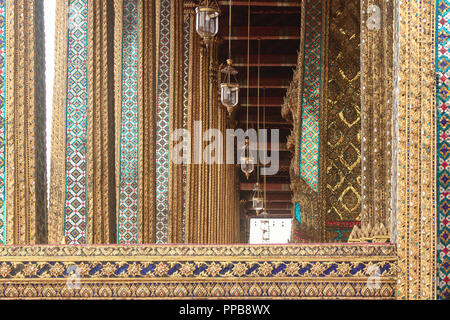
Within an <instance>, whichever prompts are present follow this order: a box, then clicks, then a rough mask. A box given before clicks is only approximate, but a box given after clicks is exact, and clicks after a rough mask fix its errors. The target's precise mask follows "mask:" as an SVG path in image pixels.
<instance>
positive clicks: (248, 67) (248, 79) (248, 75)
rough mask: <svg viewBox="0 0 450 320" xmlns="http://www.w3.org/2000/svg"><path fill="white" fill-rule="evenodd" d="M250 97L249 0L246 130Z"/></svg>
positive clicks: (248, 5)
mask: <svg viewBox="0 0 450 320" xmlns="http://www.w3.org/2000/svg"><path fill="white" fill-rule="evenodd" d="M249 97H250V1H249V2H248V3H247V131H248V109H249Z"/></svg>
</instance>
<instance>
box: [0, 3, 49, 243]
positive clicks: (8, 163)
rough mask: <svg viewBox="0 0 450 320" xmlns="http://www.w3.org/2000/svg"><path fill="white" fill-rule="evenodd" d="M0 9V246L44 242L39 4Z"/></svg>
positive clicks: (42, 55) (24, 4)
mask: <svg viewBox="0 0 450 320" xmlns="http://www.w3.org/2000/svg"><path fill="white" fill-rule="evenodd" d="M0 9H1V10H0V18H1V19H0V31H1V34H0V38H1V42H0V59H1V60H0V79H1V81H0V136H1V137H0V211H1V212H0V244H15V245H19V244H23V245H25V244H40V243H46V242H47V228H46V170H45V168H46V161H45V79H44V74H45V72H44V66H45V64H44V56H45V54H44V30H43V28H44V22H43V2H42V0H34V1H26V0H8V1H2V2H1V4H0Z"/></svg>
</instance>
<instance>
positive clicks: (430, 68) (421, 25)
mask: <svg viewBox="0 0 450 320" xmlns="http://www.w3.org/2000/svg"><path fill="white" fill-rule="evenodd" d="M445 8H446V7H445V6H444V9H445ZM395 10H396V15H395V16H396V19H395V21H396V25H397V30H396V33H397V37H396V39H395V46H394V48H395V55H394V57H395V60H394V66H395V78H394V79H395V82H394V87H395V92H396V100H395V102H394V103H395V108H396V110H397V112H398V114H397V117H396V121H397V125H398V129H397V130H398V131H397V130H396V133H395V134H398V135H397V137H398V138H397V139H395V140H394V141H395V143H396V144H397V145H396V150H397V161H396V163H395V167H394V168H395V169H396V171H397V172H396V174H395V172H394V177H396V180H395V181H394V184H396V185H394V186H395V189H394V190H396V201H395V202H394V206H395V207H394V210H396V215H394V216H393V217H394V218H393V219H392V223H393V225H394V227H395V228H396V229H397V232H395V233H396V234H397V235H396V242H397V246H398V251H397V252H398V256H399V261H398V266H399V268H400V270H401V271H400V272H399V274H398V277H399V280H398V285H397V290H398V291H397V296H398V298H400V299H435V298H436V270H437V269H436V254H437V248H436V223H437V221H436V213H437V207H436V169H437V167H438V166H439V164H437V163H436V160H435V159H436V158H435V157H436V125H437V123H436V117H435V116H436V92H435V88H436V77H435V68H436V58H435V57H436V56H435V54H436V51H435V50H436V37H435V36H436V33H435V26H436V19H435V17H436V1H407V2H405V1H402V2H396V8H395ZM394 230H395V229H394Z"/></svg>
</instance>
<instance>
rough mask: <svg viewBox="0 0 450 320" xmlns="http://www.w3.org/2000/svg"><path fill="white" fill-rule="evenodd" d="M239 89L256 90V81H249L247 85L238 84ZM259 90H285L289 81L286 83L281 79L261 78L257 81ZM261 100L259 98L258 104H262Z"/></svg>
mask: <svg viewBox="0 0 450 320" xmlns="http://www.w3.org/2000/svg"><path fill="white" fill-rule="evenodd" d="M240 87H241V88H250V89H257V88H258V79H250V81H249V85H247V84H246V83H243V84H242V83H241V84H240ZM259 88H260V89H261V90H262V89H263V88H266V89H287V88H289V81H286V80H284V79H281V78H261V79H260V81H259ZM262 100H263V98H262V97H260V102H262Z"/></svg>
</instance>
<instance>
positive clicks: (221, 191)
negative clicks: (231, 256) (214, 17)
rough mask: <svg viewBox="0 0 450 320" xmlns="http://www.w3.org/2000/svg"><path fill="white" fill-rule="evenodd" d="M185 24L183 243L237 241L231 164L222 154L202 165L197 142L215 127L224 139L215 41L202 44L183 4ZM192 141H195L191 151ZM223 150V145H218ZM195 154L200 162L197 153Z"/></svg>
mask: <svg viewBox="0 0 450 320" xmlns="http://www.w3.org/2000/svg"><path fill="white" fill-rule="evenodd" d="M187 7H188V8H189V9H188V11H187V12H188V22H187V23H189V26H188V29H189V39H190V42H189V46H188V47H189V79H188V111H187V113H188V116H187V128H188V131H189V133H190V135H191V137H192V152H191V155H190V156H191V159H190V160H191V161H190V164H188V165H187V168H186V171H187V176H186V180H187V182H186V213H185V242H186V243H232V242H236V241H237V240H238V238H237V235H235V233H236V230H239V226H238V220H237V218H236V216H235V215H236V212H238V208H237V207H236V194H235V193H236V184H237V181H236V178H235V167H234V165H231V164H229V165H227V164H225V154H224V152H223V150H217V149H216V151H217V152H218V154H216V159H217V160H218V161H217V162H215V163H206V162H205V160H206V159H203V152H204V150H205V148H206V147H207V146H208V144H209V143H211V142H213V140H214V139H215V138H212V140H211V141H209V142H208V141H203V137H204V134H205V132H206V131H207V130H208V129H218V130H219V131H220V132H221V133H222V135H223V139H226V128H227V116H226V109H225V108H224V107H222V105H221V104H220V102H219V81H220V76H219V75H220V70H219V69H220V66H219V63H218V45H219V44H218V40H217V39H213V40H212V41H210V42H209V44H208V45H205V44H204V43H203V42H202V40H201V39H200V37H199V36H198V35H197V33H196V31H195V16H194V14H193V12H194V11H193V10H192V9H193V7H192V5H191V6H187ZM196 122H197V125H198V124H199V123H198V122H200V123H201V128H199V127H198V126H197V127H196ZM195 139H198V143H197V147H198V148H197V149H198V150H195V148H196V147H195V146H196V143H195V141H194V140H195ZM220 147H225V143H224V144H223V146H220ZM199 154H201V155H202V159H200V160H201V162H200V163H199V162H198V160H199V159H198V157H197V155H199Z"/></svg>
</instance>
